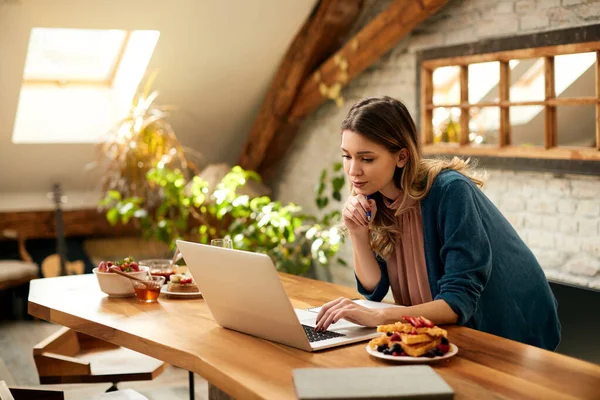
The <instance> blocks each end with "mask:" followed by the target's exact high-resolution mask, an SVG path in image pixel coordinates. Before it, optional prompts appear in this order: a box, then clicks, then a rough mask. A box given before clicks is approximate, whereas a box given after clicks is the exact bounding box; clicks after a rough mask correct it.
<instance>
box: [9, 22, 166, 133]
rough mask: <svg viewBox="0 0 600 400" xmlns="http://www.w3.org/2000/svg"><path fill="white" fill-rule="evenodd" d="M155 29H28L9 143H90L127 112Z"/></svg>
mask: <svg viewBox="0 0 600 400" xmlns="http://www.w3.org/2000/svg"><path fill="white" fill-rule="evenodd" d="M159 35H160V33H159V32H158V31H124V30H99V29H67V28H33V29H32V30H31V35H30V38H29V46H28V48H27V56H26V60H25V68H24V70H23V81H22V85H21V92H20V95H19V103H18V108H17V115H16V119H15V127H14V132H13V143H94V142H98V141H101V140H102V138H103V136H104V135H105V134H106V133H107V132H108V131H109V130H110V129H111V128H112V127H113V126H114V125H115V124H116V123H117V122H118V121H120V120H121V119H122V118H124V117H125V115H127V111H128V109H129V107H130V104H131V100H132V99H133V96H134V94H135V91H136V89H137V87H138V85H139V82H140V81H141V79H142V78H143V76H144V74H145V72H146V69H147V67H148V64H149V62H150V59H151V57H152V54H153V53H154V49H155V47H156V44H157V42H158V38H159Z"/></svg>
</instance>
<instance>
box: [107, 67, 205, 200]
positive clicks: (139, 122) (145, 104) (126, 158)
mask: <svg viewBox="0 0 600 400" xmlns="http://www.w3.org/2000/svg"><path fill="white" fill-rule="evenodd" d="M155 78H156V73H152V74H151V75H150V77H149V78H148V80H147V81H146V84H145V85H144V88H143V90H142V91H138V93H137V94H136V95H135V96H134V99H133V101H132V105H131V108H130V109H129V112H128V114H127V116H126V117H125V118H124V119H122V120H121V121H119V122H118V123H117V124H116V125H115V126H114V128H113V129H111V131H110V132H109V133H108V138H107V139H106V140H105V141H104V142H103V143H102V146H101V152H102V154H103V159H104V160H103V164H104V165H103V167H104V168H103V171H104V175H103V180H102V189H103V191H104V192H105V193H107V192H109V191H117V192H119V193H120V194H121V196H122V197H140V198H143V199H145V201H146V204H147V205H148V206H150V207H152V206H153V205H156V204H158V203H159V202H160V193H159V189H160V188H159V187H157V186H156V185H153V184H152V183H151V182H149V181H148V179H146V174H147V173H148V171H149V170H150V169H152V168H154V167H156V166H157V165H158V166H165V167H170V168H173V169H178V170H180V171H182V172H183V173H184V176H185V178H186V180H187V179H189V178H190V174H192V173H193V174H195V173H197V172H198V170H197V169H196V167H195V165H194V164H193V163H191V162H190V161H188V160H187V158H186V156H185V154H184V150H183V147H182V146H181V143H180V142H179V140H178V139H177V136H176V135H175V132H174V131H173V128H172V127H171V124H170V123H169V122H168V121H167V119H166V118H167V117H168V116H169V111H170V110H172V107H166V106H157V105H156V104H155V100H156V98H157V96H158V94H159V93H158V91H156V90H152V91H151V87H152V84H153V82H154V79H155Z"/></svg>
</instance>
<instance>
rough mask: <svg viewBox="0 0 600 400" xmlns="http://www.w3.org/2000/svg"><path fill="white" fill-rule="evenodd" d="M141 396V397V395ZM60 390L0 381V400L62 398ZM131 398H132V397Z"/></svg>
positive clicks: (51, 399)
mask: <svg viewBox="0 0 600 400" xmlns="http://www.w3.org/2000/svg"><path fill="white" fill-rule="evenodd" d="M142 398H143V397H142ZM64 399H65V395H64V393H63V391H62V390H48V389H43V390H41V389H28V388H18V387H10V388H9V387H8V386H7V385H6V382H4V381H0V400H64ZM132 399H133V398H132Z"/></svg>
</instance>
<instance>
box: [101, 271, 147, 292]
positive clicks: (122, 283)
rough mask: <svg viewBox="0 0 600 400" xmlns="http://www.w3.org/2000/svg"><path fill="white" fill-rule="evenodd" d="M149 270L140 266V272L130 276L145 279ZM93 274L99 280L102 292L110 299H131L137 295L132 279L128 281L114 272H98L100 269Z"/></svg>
mask: <svg viewBox="0 0 600 400" xmlns="http://www.w3.org/2000/svg"><path fill="white" fill-rule="evenodd" d="M148 270H149V268H148V267H144V266H141V265H140V270H139V272H128V274H129V275H131V276H133V277H135V278H140V279H144V277H145V276H147V275H148ZM92 272H93V273H94V275H96V278H97V279H98V285H100V290H102V291H103V292H104V293H106V294H107V295H108V296H109V297H129V296H133V295H135V291H134V290H133V285H132V284H131V282H130V281H131V279H127V278H125V277H124V276H121V275H119V274H115V273H114V272H100V271H98V267H96V268H94V269H93V270H92Z"/></svg>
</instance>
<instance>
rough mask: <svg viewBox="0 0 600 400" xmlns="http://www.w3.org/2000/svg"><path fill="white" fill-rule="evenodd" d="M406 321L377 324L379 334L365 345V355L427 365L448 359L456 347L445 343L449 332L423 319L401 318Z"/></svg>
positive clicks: (455, 351)
mask: <svg viewBox="0 0 600 400" xmlns="http://www.w3.org/2000/svg"><path fill="white" fill-rule="evenodd" d="M402 318H403V319H404V320H405V321H408V322H407V323H405V322H396V323H394V324H389V325H380V326H378V327H377V331H378V332H381V333H382V335H381V336H379V337H376V338H374V339H372V340H371V341H370V342H369V344H368V345H367V353H369V354H370V355H372V356H373V357H377V358H381V359H383V360H390V361H397V362H411V363H426V362H431V361H437V360H444V359H446V358H450V357H452V356H454V355H455V354H456V353H458V347H457V346H456V345H455V344H453V343H450V342H449V341H448V332H447V331H446V330H445V329H442V328H440V327H437V326H435V325H434V324H433V323H432V322H431V321H430V320H428V319H427V318H424V317H402Z"/></svg>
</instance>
